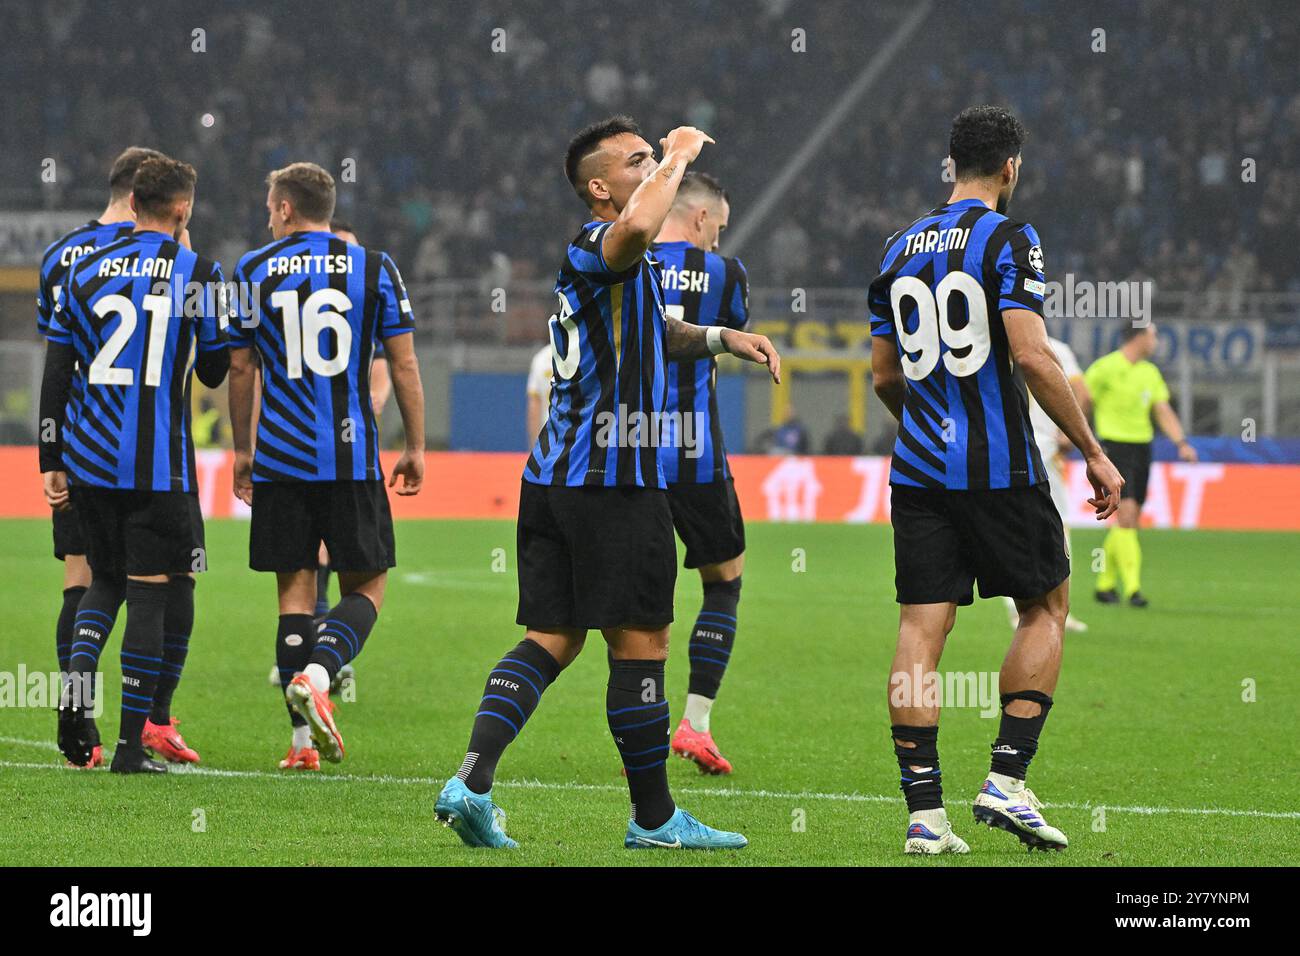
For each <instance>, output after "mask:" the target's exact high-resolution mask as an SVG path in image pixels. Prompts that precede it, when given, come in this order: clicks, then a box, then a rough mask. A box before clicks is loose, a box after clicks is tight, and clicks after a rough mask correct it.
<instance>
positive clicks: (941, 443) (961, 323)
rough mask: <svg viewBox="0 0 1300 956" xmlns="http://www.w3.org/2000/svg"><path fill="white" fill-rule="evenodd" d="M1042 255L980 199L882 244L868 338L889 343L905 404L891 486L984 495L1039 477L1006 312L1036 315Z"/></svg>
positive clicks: (1030, 237)
mask: <svg viewBox="0 0 1300 956" xmlns="http://www.w3.org/2000/svg"><path fill="white" fill-rule="evenodd" d="M1045 289H1046V286H1045V282H1044V277H1043V250H1042V246H1041V245H1040V244H1039V240H1038V233H1036V232H1035V231H1034V228H1033V226H1030V225H1029V224H1027V223H1021V222H1016V221H1014V220H1011V219H1008V218H1007V217H1006V216H1003V215H1001V214H1000V213H997V212H994V211H993V210H992V209H990V208H989V207H988V206H986V205H984V203H982V202H980V201H979V200H977V199H965V200H962V201H960V202H955V203H950V204H948V205H946V206H940V207H939V208H938V209H935V210H933V211H931V212H929V213H927V214H926V215H924V216H922V217H921V218H920V219H918V220H916V222H914V223H912V224H911V225H910V226H908V227H907V228H906V229H903V230H902V231H901V232H897V233H895V234H894V235H893V236H891V237H890V239H889V241H888V242H886V243H885V250H884V254H883V256H882V257H881V260H880V274H879V275H878V276H876V278H875V279H874V280H872V283H871V290H870V295H869V303H870V310H871V334H872V335H878V336H887V337H889V338H892V339H893V340H894V344H895V346H896V347H897V349H898V353H899V357H900V359H901V360H902V366H903V374H904V377H905V379H906V385H907V396H906V399H905V400H904V405H903V420H902V421H901V422H900V423H899V426H898V438H897V440H896V441H895V443H894V457H893V464H892V466H891V468H890V473H889V480H890V482H891V483H892V484H899V485H913V486H919V487H923V488H949V489H983V488H1009V487H1015V486H1022V485H1034V484H1038V483H1039V482H1042V481H1046V480H1047V474H1046V472H1045V471H1044V470H1043V463H1042V459H1041V458H1040V457H1039V453H1038V446H1037V444H1036V443H1035V441H1034V432H1033V427H1032V426H1031V425H1030V421H1029V401H1028V396H1027V394H1026V391H1025V382H1024V378H1023V377H1022V376H1021V374H1020V372H1019V370H1018V369H1016V367H1015V365H1014V363H1013V362H1012V358H1011V352H1010V349H1009V347H1008V345H1007V332H1006V327H1005V326H1004V325H1003V322H1002V310H1003V309H1028V310H1029V311H1031V312H1037V313H1038V314H1039V315H1040V316H1041V315H1042V314H1043V293H1044V291H1045Z"/></svg>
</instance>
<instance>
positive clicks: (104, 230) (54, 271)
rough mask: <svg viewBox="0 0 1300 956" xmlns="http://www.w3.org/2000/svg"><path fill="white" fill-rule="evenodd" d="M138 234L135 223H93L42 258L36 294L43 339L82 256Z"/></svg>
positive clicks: (58, 243)
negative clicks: (65, 282) (57, 304)
mask: <svg viewBox="0 0 1300 956" xmlns="http://www.w3.org/2000/svg"><path fill="white" fill-rule="evenodd" d="M133 231H135V223H133V222H131V221H130V220H127V221H126V222H100V221H99V220H98V219H92V220H91V221H90V222H88V223H86V224H85V225H84V226H78V227H77V228H76V229H73V230H72V231H71V232H70V233H68V234H67V235H66V236H64V237H63V238H62V239H59V240H58V241H57V242H54V243H52V244H51V245H50V247H49V248H48V249H46V250H45V253H44V255H42V256H41V280H40V285H39V286H38V287H37V290H36V331H37V332H40V333H41V335H42V336H45V335H48V334H49V328H50V316H51V315H53V314H54V304H55V303H56V302H58V301H59V291H60V290H61V289H62V288H63V283H64V280H65V279H66V278H67V275H68V269H70V268H71V267H72V264H73V263H74V262H75V261H76V260H77V257H78V256H82V255H85V254H86V253H87V252H94V251H95V250H96V249H100V248H102V247H104V246H106V245H108V244H109V243H111V242H117V240H119V239H121V238H122V237H123V236H129V235H130V234H131V233H132V232H133Z"/></svg>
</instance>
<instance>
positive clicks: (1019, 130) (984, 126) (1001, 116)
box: [948, 106, 1025, 179]
mask: <svg viewBox="0 0 1300 956" xmlns="http://www.w3.org/2000/svg"><path fill="white" fill-rule="evenodd" d="M1024 142H1025V127H1024V126H1023V125H1021V122H1020V120H1018V119H1016V118H1015V116H1014V115H1012V113H1011V111H1010V110H1007V109H1003V108H1002V107H1001V106H968V107H967V108H966V109H964V110H962V111H961V112H960V113H958V114H957V116H956V118H955V119H953V121H952V132H951V133H950V134H949V136H948V155H949V156H951V157H952V162H953V166H954V167H955V168H954V170H953V173H954V175H956V177H957V178H958V179H970V178H973V177H979V176H992V175H994V174H995V173H996V172H997V171H998V170H999V169H1001V168H1002V164H1003V163H1005V162H1006V161H1007V159H1008V158H1010V157H1015V156H1019V155H1020V147H1021V146H1022V145H1023V144H1024Z"/></svg>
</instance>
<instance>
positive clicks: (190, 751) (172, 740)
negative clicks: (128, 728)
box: [140, 717, 199, 763]
mask: <svg viewBox="0 0 1300 956" xmlns="http://www.w3.org/2000/svg"><path fill="white" fill-rule="evenodd" d="M179 723H180V721H179V720H178V719H177V718H175V717H173V718H172V719H171V721H170V722H169V723H166V724H155V723H154V722H153V721H152V720H146V721H145V722H144V730H142V731H141V732H140V743H141V744H143V745H144V746H146V747H148V748H149V749H150V750H152V751H153V752H154V753H156V754H157V755H158V756H159V757H162V758H163V759H164V760H169V761H171V762H172V763H198V762H199V753H198V751H197V750H195V749H194V748H193V747H190V746H189V745H188V744H186V743H185V738H184V737H182V736H181V733H180V731H179V730H177V729H176V725H177V724H179Z"/></svg>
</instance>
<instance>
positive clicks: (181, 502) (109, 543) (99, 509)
mask: <svg viewBox="0 0 1300 956" xmlns="http://www.w3.org/2000/svg"><path fill="white" fill-rule="evenodd" d="M70 492H71V498H72V503H73V507H74V508H75V509H76V511H77V515H78V516H79V517H80V519H81V529H82V533H83V534H84V535H85V544H86V560H87V561H89V562H90V570H91V573H92V574H97V575H105V576H111V577H121V576H123V575H128V574H130V575H136V576H138V577H146V576H150V575H155V574H188V573H189V572H191V571H202V570H205V569H206V568H207V555H206V554H205V553H204V550H203V549H204V536H203V513H202V511H201V510H200V509H199V497H198V495H196V494H192V493H190V492H186V491H135V490H129V489H128V490H122V489H117V488H96V487H94V486H91V485H72V486H71V488H70ZM69 553H73V552H69Z"/></svg>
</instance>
